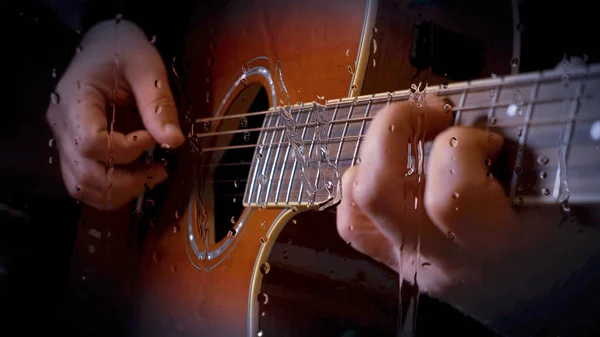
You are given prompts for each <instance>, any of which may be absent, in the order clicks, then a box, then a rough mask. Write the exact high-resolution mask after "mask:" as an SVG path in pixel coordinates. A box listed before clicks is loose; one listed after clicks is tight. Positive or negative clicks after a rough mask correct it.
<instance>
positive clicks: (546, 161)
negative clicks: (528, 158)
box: [537, 156, 550, 165]
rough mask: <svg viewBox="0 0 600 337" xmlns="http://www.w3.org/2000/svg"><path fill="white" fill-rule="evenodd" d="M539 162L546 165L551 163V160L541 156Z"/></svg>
mask: <svg viewBox="0 0 600 337" xmlns="http://www.w3.org/2000/svg"><path fill="white" fill-rule="evenodd" d="M537 162H538V163H539V164H541V165H546V164H548V163H549V162H550V159H548V157H546V156H539V157H538V159H537Z"/></svg>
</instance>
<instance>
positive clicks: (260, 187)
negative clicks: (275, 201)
mask: <svg viewBox="0 0 600 337" xmlns="http://www.w3.org/2000/svg"><path fill="white" fill-rule="evenodd" d="M280 118H281V115H277V118H276V119H275V126H277V124H278V123H279V120H280ZM272 120H273V118H271V121H272ZM265 134H268V132H265ZM275 134H276V132H275V131H272V134H271V141H270V144H272V143H273V141H274V140H275ZM266 138H267V136H266V135H265V139H266ZM272 149H273V147H272V146H269V148H268V149H267V153H266V154H263V155H262V156H261V159H260V161H259V162H258V164H257V167H258V168H257V169H260V166H261V164H262V163H264V166H263V168H262V170H261V172H260V178H259V179H260V180H262V176H264V175H265V172H267V170H268V167H269V157H270V156H271V150H272ZM261 150H263V151H264V147H263V148H261ZM263 186H264V185H263V184H261V183H260V182H259V183H258V187H257V191H256V204H260V195H261V193H262V190H263ZM267 198H268V196H267ZM267 201H268V200H267Z"/></svg>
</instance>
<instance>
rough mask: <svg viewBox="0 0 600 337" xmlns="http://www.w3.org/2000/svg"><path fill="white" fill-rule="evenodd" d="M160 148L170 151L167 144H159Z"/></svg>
mask: <svg viewBox="0 0 600 337" xmlns="http://www.w3.org/2000/svg"><path fill="white" fill-rule="evenodd" d="M160 148H161V149H163V150H167V151H168V150H170V149H171V145H169V144H167V143H162V144H160Z"/></svg>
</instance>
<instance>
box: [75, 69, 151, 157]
mask: <svg viewBox="0 0 600 337" xmlns="http://www.w3.org/2000/svg"><path fill="white" fill-rule="evenodd" d="M105 109H106V98H105V95H104V94H103V92H102V89H100V88H98V87H97V86H96V85H94V84H93V83H91V82H90V81H88V82H86V84H85V85H84V86H83V87H82V88H81V89H80V93H79V95H78V97H77V101H76V103H73V104H72V105H71V107H70V109H69V124H70V125H71V126H72V128H71V130H72V133H73V134H74V135H73V139H72V140H71V141H72V142H73V143H74V144H75V146H76V147H75V148H76V149H77V151H78V152H79V153H80V154H81V155H82V156H84V157H87V158H90V159H94V160H96V161H100V162H103V163H105V164H108V163H111V162H112V163H113V164H115V165H122V164H128V163H131V162H133V161H134V160H136V159H137V158H138V157H139V156H140V155H141V154H142V153H143V152H144V151H145V150H147V149H148V148H150V147H152V146H153V145H154V144H155V143H154V140H153V138H152V136H150V134H149V133H148V132H147V131H145V130H139V131H135V132H131V133H129V134H127V135H124V134H123V133H121V132H117V131H114V130H112V131H111V130H109V129H110V127H109V125H108V123H107V118H106V110H105ZM109 131H110V133H109Z"/></svg>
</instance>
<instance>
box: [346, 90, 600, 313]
mask: <svg viewBox="0 0 600 337" xmlns="http://www.w3.org/2000/svg"><path fill="white" fill-rule="evenodd" d="M442 104H443V103H441V102H434V101H433V100H430V102H429V106H428V107H422V108H418V107H416V106H415V105H414V104H412V105H409V104H408V103H400V104H392V105H390V106H389V107H386V108H385V109H383V110H382V111H380V112H379V113H378V115H377V116H376V117H375V119H374V120H373V121H372V123H371V125H370V127H369V130H368V131H367V135H366V137H365V141H364V143H363V144H362V146H361V164H360V165H358V166H354V167H352V168H350V169H348V171H346V172H345V174H344V176H343V182H342V184H343V191H344V199H343V201H342V203H341V204H340V205H339V207H338V212H337V218H338V219H337V220H338V221H337V226H338V232H339V234H340V236H341V237H342V238H343V239H344V240H345V241H347V242H349V243H350V244H351V245H352V247H354V248H355V249H357V250H358V251H361V252H363V253H365V254H367V255H370V256H371V257H373V258H375V259H376V260H378V261H380V262H382V263H385V264H387V265H388V266H390V267H391V268H393V269H395V270H396V271H398V272H400V270H402V277H403V278H404V279H405V280H407V281H410V282H412V281H413V280H414V275H415V271H418V278H417V280H418V283H419V287H420V290H421V291H427V292H428V293H429V294H430V295H431V296H433V297H437V298H440V299H442V300H445V301H447V302H449V303H450V304H452V305H454V306H457V307H460V308H461V309H463V310H464V311H467V312H468V313H470V314H472V315H474V316H475V317H477V318H480V319H482V320H484V321H490V322H493V321H496V320H498V319H500V318H501V316H502V315H504V313H505V312H507V311H510V310H511V309H513V308H514V307H515V306H516V305H517V304H518V303H519V302H522V301H527V300H531V299H533V298H535V297H537V296H540V295H541V294H544V293H547V292H548V291H549V290H550V289H552V287H554V286H555V285H556V284H557V283H560V282H561V280H564V279H565V278H566V277H568V275H570V274H571V273H572V272H574V271H575V270H577V269H578V268H580V267H581V265H582V264H583V263H584V262H585V261H586V259H587V258H589V256H590V255H592V254H597V253H598V252H599V248H598V246H599V245H598V244H597V242H598V233H597V231H594V232H589V233H586V234H587V235H586V236H583V235H581V234H580V233H579V230H578V228H577V226H563V227H559V226H557V224H558V221H557V220H559V219H560V212H559V208H558V206H557V207H556V208H555V209H554V211H549V212H539V211H537V212H536V211H535V210H532V211H525V210H523V211H521V212H518V213H516V212H515V211H514V209H513V208H512V207H511V205H510V203H509V201H508V199H507V197H506V196H505V194H504V191H503V189H502V187H501V185H500V184H499V182H498V181H496V180H495V179H494V178H493V176H492V175H490V174H489V173H488V171H489V167H488V166H489V165H490V164H491V163H493V162H494V160H495V159H496V157H497V156H498V154H499V151H500V150H501V146H502V143H503V138H502V137H501V136H500V135H498V134H495V133H491V132H488V131H485V130H482V129H475V128H468V127H451V128H447V126H448V125H449V122H450V120H451V114H450V113H446V112H444V109H443V108H442ZM418 140H423V141H433V146H432V148H431V153H430V155H429V158H428V159H427V161H426V165H425V166H426V169H425V172H426V174H425V175H424V176H421V177H420V176H419V175H418V172H413V173H412V174H408V173H409V172H408V170H407V166H409V165H408V164H409V162H408V144H409V141H418ZM413 149H415V150H418V148H417V146H413ZM411 152H412V151H411ZM413 153H414V152H413ZM418 166H419V164H418V163H415V164H414V167H415V168H417V169H418ZM425 177H426V179H425ZM419 179H421V181H420V182H419ZM540 213H543V214H540ZM544 216H545V218H544ZM540 217H541V218H540ZM419 232H420V238H419ZM417 244H419V248H420V249H419V253H420V258H419V260H418V261H416V258H415V257H416V256H417V255H416V254H417V248H416V247H417ZM402 245H403V249H402V254H399V252H400V247H401V246H402ZM400 257H402V258H400Z"/></svg>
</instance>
